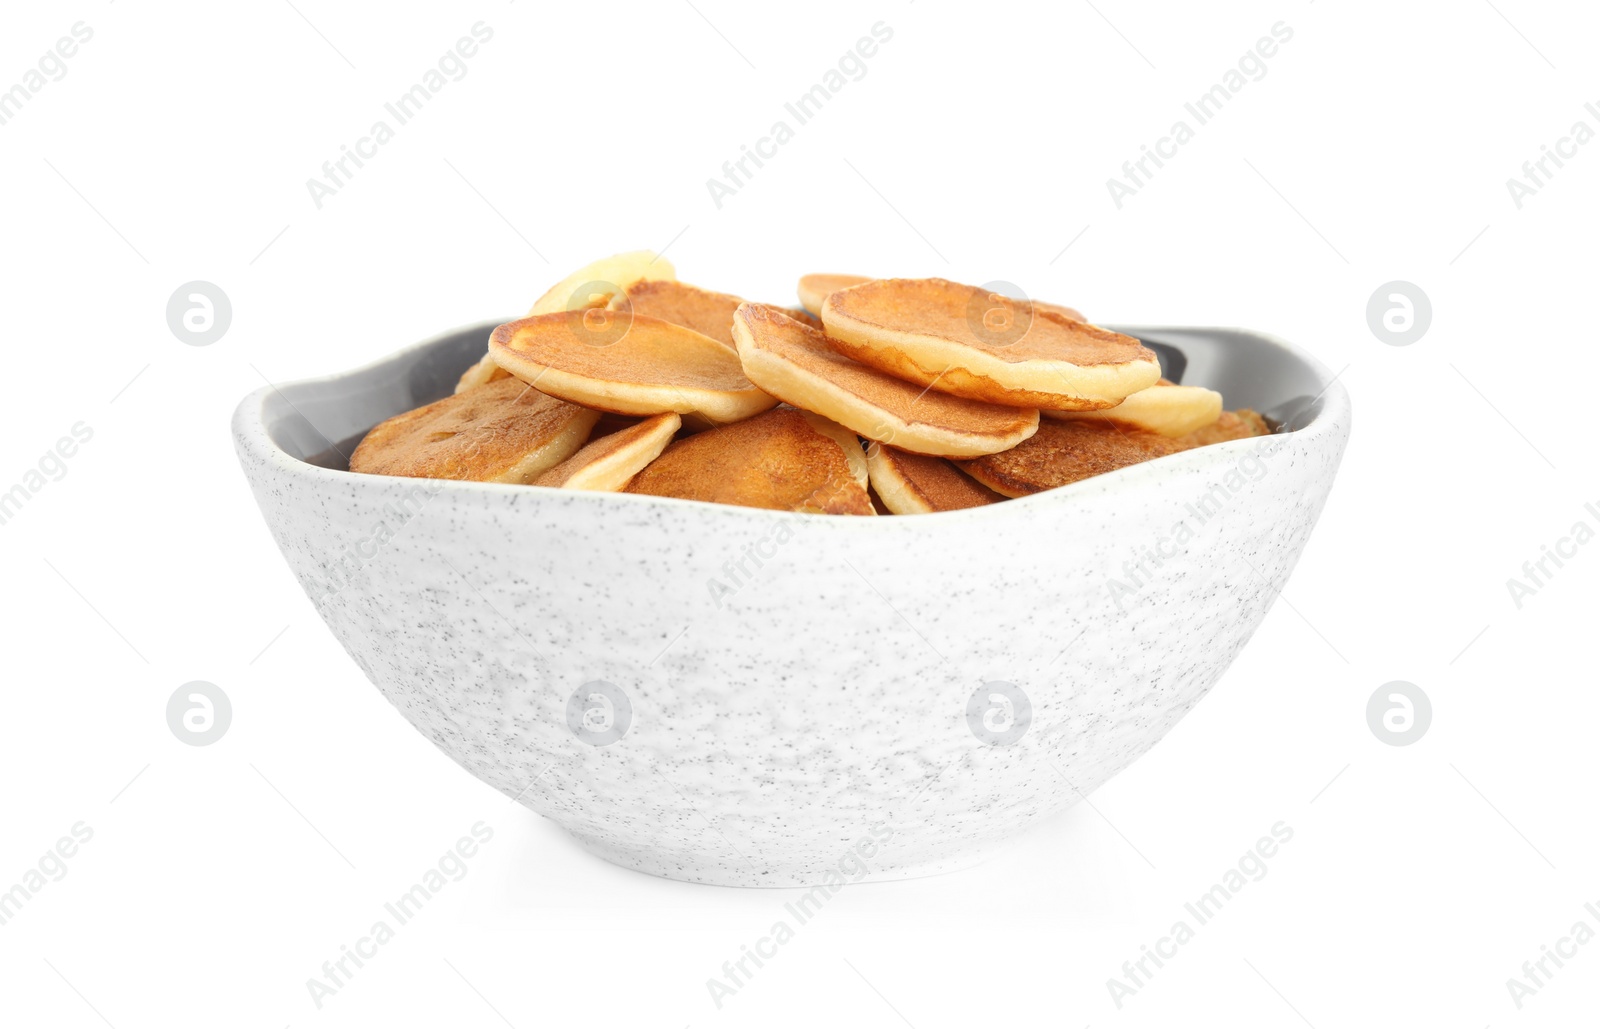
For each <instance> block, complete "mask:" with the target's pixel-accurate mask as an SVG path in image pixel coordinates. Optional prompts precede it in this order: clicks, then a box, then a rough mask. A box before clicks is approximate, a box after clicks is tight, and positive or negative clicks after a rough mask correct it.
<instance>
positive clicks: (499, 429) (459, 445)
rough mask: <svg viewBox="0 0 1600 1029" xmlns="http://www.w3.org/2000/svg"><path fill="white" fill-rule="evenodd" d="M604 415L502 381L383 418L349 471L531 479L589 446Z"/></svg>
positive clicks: (512, 381)
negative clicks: (589, 438)
mask: <svg viewBox="0 0 1600 1029" xmlns="http://www.w3.org/2000/svg"><path fill="white" fill-rule="evenodd" d="M599 417H600V412H598V411H588V410H585V409H584V408H581V407H579V406H578V405H576V404H569V403H567V402H566V401H563V400H557V399H556V398H555V397H550V396H546V395H545V394H543V393H540V392H539V391H538V390H536V389H532V388H530V387H528V386H527V385H525V384H524V383H522V382H519V381H517V380H516V379H509V378H508V379H500V380H497V381H495V382H490V383H485V384H484V385H482V386H475V387H473V388H472V389H469V390H467V391H466V392H464V393H456V394H452V395H451V396H448V397H445V398H444V399H443V400H437V401H434V402H433V403H431V404H429V405H427V406H426V407H419V408H417V409H416V410H414V411H407V412H406V413H405V414H400V415H395V416H394V417H393V418H390V419H389V420H388V421H386V422H380V423H379V424H378V425H376V426H374V427H373V429H372V431H371V432H369V433H367V435H366V437H365V438H364V439H363V440H362V441H361V443H360V445H359V446H357V447H356V450H355V453H354V454H352V455H350V470H351V471H352V472H365V473H367V474H370V475H409V476H414V477H417V478H427V479H460V480H468V481H472V482H515V483H528V482H532V481H533V480H534V479H535V478H537V477H538V476H539V475H540V474H541V473H543V472H544V471H545V470H547V469H549V468H552V467H554V466H555V465H557V464H560V463H561V462H562V461H565V460H566V459H567V458H569V457H571V456H572V455H573V453H575V452H576V451H577V449H578V448H579V447H581V446H583V441H584V440H585V439H587V438H588V436H589V430H590V429H591V428H593V427H594V423H595V422H596V421H597V420H598V419H599Z"/></svg>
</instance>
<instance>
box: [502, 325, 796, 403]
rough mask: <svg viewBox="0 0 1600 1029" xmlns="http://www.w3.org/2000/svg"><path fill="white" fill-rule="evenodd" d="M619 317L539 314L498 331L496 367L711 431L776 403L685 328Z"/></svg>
mask: <svg viewBox="0 0 1600 1029" xmlns="http://www.w3.org/2000/svg"><path fill="white" fill-rule="evenodd" d="M621 315H622V312H618V311H600V310H588V311H572V312H558V313H556V314H542V315H539V316H537V317H534V318H524V319H522V320H521V321H515V322H510V323H508V324H505V325H502V326H500V327H499V328H498V329H495V330H494V334H493V335H492V336H490V338H489V352H490V353H491V354H492V355H493V356H494V360H495V363H496V364H498V365H500V366H501V367H502V368H505V369H506V370H507V371H509V372H511V373H512V374H513V375H515V376H516V377H517V378H519V379H521V380H522V381H524V382H526V383H528V384H530V385H533V386H537V387H538V388H539V389H540V390H541V391H543V392H545V393H548V394H550V395H551V396H554V397H560V398H561V399H563V400H568V401H571V402H572V403H575V404H582V405H583V406H584V407H592V408H595V409H597V410H600V411H610V412H611V413H612V414H626V415H652V414H665V413H667V412H668V411H673V412H676V413H678V414H681V415H693V416H699V417H703V418H705V419H706V420H707V421H709V422H711V423H714V424H724V423H727V422H736V421H739V420H740V419H741V418H748V417H750V416H751V415H753V414H757V413H759V412H761V411H765V410H767V409H768V408H771V407H773V406H775V405H776V404H777V400H776V399H774V398H773V397H771V396H768V395H767V394H766V393H763V392H762V391H761V390H759V389H757V388H756V387H755V386H754V385H752V384H751V382H750V380H749V379H747V378H746V377H745V374H744V370H743V369H742V368H741V367H740V366H739V355H738V354H736V353H734V352H733V351H732V350H730V349H728V348H727V347H725V346H723V345H722V344H721V343H718V342H717V341H716V340H714V339H712V338H711V337H709V336H706V335H703V334H701V333H698V332H696V331H694V330H693V329H686V328H684V327H683V326H681V325H674V324H672V323H671V322H667V321H662V320H661V319H659V318H652V317H650V316H648V315H634V316H633V317H632V318H631V319H627V318H623V317H621Z"/></svg>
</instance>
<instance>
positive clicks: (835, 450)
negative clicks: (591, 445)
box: [625, 407, 876, 515]
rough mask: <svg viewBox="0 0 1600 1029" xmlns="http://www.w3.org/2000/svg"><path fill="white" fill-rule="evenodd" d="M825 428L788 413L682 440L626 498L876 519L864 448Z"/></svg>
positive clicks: (633, 484) (649, 469)
mask: <svg viewBox="0 0 1600 1029" xmlns="http://www.w3.org/2000/svg"><path fill="white" fill-rule="evenodd" d="M825 423H826V419H822V418H819V417H818V416H816V415H813V414H811V413H810V412H808V411H797V410H795V409H794V408H792V407H783V408H779V409H777V410H775V411H768V412H766V413H765V414H760V415H757V416H756V417H754V418H750V419H748V420H746V421H742V422H739V423H738V424H736V425H725V426H722V427H721V428H717V429H711V430H710V431H707V432H702V433H699V434H697V435H694V436H689V437H686V438H684V439H680V440H678V441H677V442H676V443H673V444H672V445H671V446H669V447H667V449H666V450H664V451H662V453H661V456H660V457H658V458H656V459H655V460H654V461H653V462H651V463H650V464H649V465H648V466H646V468H645V469H644V471H642V472H640V473H639V474H638V475H636V476H634V478H633V481H632V482H630V483H629V484H628V487H627V490H626V491H625V492H628V493H645V494H649V495H651V496H657V497H680V498H682V499H684V500H703V501H708V502H710V503H715V504H737V505H740V506H742V507H764V508H769V509H773V510H778V511H807V512H811V513H814V514H850V515H874V514H876V512H875V511H874V510H873V507H872V501H871V499H870V498H869V497H868V496H867V485H866V481H867V480H866V455H865V454H863V453H862V452H861V444H860V442H859V441H858V440H857V439H856V438H855V436H854V435H852V434H851V433H849V432H847V431H846V430H844V429H843V428H841V427H839V426H837V425H829V424H825ZM852 450H853V451H854V455H852V454H851V451H852ZM858 460H859V464H857V461H858Z"/></svg>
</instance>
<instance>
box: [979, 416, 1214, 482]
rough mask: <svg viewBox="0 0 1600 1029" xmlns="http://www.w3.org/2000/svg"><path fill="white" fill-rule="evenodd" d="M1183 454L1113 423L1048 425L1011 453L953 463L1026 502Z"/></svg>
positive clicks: (1169, 443) (1171, 443) (1168, 442)
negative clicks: (1046, 492)
mask: <svg viewBox="0 0 1600 1029" xmlns="http://www.w3.org/2000/svg"><path fill="white" fill-rule="evenodd" d="M1184 449H1187V448H1185V447H1184V446H1183V444H1181V443H1179V442H1178V441H1177V440H1174V439H1168V438H1167V437H1165V436H1160V435H1157V434H1156V433H1153V432H1146V431H1144V430H1143V429H1134V428H1129V427H1126V426H1122V425H1118V424H1116V423H1115V422H1106V421H1072V422H1053V421H1047V422H1043V423H1042V424H1040V426H1039V431H1038V432H1037V433H1036V434H1035V435H1034V436H1033V438H1031V439H1029V440H1027V441H1026V442H1024V443H1021V444H1019V445H1018V446H1016V447H1015V448H1014V449H1011V450H1008V451H1006V452H1005V453H1003V454H991V455H989V456H988V457H980V458H976V459H974V460H971V461H958V462H956V464H957V467H959V468H960V469H961V470H962V471H964V472H966V473H967V474H968V475H970V476H972V477H973V478H974V479H977V480H978V481H979V482H981V483H983V484H984V485H985V486H988V487H989V488H990V489H992V490H994V491H995V492H996V493H1001V494H1004V495H1005V496H1008V497H1025V496H1028V495H1029V494H1032V493H1038V492H1040V491H1042V490H1047V489H1055V488H1056V487H1057V486H1065V485H1067V484H1068V483H1073V482H1077V481H1078V480H1080V479H1087V478H1089V477H1091V476H1095V475H1103V474H1105V473H1106V472H1114V471H1116V470H1117V469H1118V468H1126V467H1127V466H1128V465H1133V464H1139V463H1140V462H1141V461H1150V460H1153V459H1155V458H1158V457H1165V456H1167V455H1168V454H1175V453H1177V452H1178V451H1180V450H1184Z"/></svg>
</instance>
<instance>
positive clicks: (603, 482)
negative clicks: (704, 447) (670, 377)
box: [533, 414, 681, 493]
mask: <svg viewBox="0 0 1600 1029" xmlns="http://www.w3.org/2000/svg"><path fill="white" fill-rule="evenodd" d="M680 422H681V419H680V418H679V417H678V416H677V415H675V414H658V415H652V416H651V417H649V418H646V419H645V420H644V421H642V422H636V423H635V424H633V425H630V426H628V427H627V428H624V429H618V430H617V431H616V432H613V433H609V434H607V435H605V436H602V437H600V438H599V439H596V440H594V441H593V442H592V443H590V444H588V445H587V446H585V447H584V448H583V449H582V450H580V451H578V452H577V453H576V454H573V455H572V456H571V457H569V458H567V459H566V460H565V461H563V462H561V463H560V464H558V465H556V466H555V467H554V468H552V469H550V470H549V471H547V472H545V473H544V474H543V475H541V476H539V477H538V478H537V479H535V480H533V484H534V485H535V486H561V487H565V488H566V489H582V490H605V491H607V492H611V493H614V492H616V491H617V490H620V489H622V488H623V487H624V486H626V485H627V484H628V482H629V480H631V479H632V478H633V477H634V476H635V475H637V474H638V473H639V470H640V469H641V468H643V467H644V466H645V465H647V464H649V463H650V462H651V461H654V460H655V459H656V458H657V457H659V456H660V455H661V451H663V450H665V449H666V447H667V444H668V443H671V442H672V437H673V434H674V433H676V432H677V431H678V425H679V424H680Z"/></svg>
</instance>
